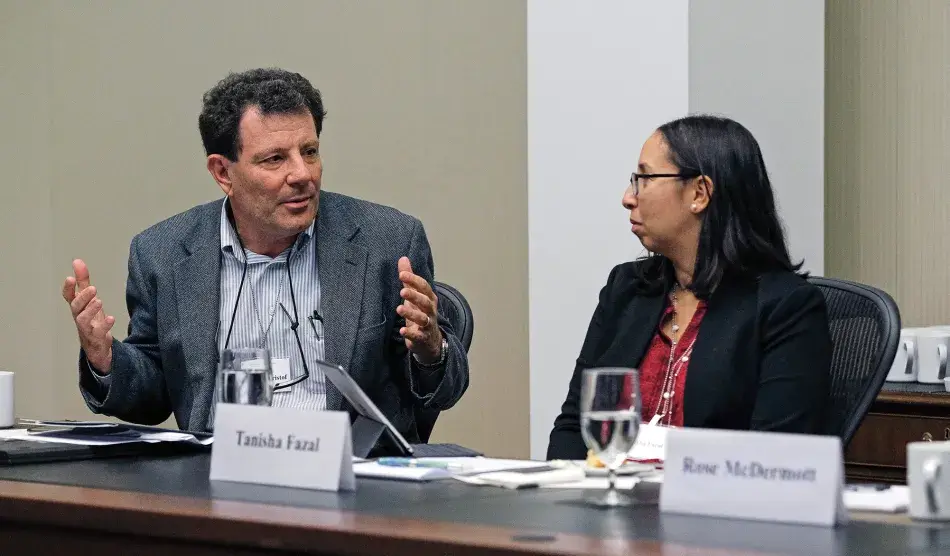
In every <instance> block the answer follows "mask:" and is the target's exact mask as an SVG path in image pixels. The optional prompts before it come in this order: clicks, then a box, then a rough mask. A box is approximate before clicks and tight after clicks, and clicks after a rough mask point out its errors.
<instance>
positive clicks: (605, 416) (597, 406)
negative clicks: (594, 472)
mask: <svg viewBox="0 0 950 556" xmlns="http://www.w3.org/2000/svg"><path fill="white" fill-rule="evenodd" d="M640 403H641V402H640V380H639V374H638V373H637V370H636V369H625V368H594V369H586V370H584V374H583V376H582V381H581V407H580V411H581V436H582V437H583V438H584V443H585V444H586V445H587V447H588V448H589V449H590V450H591V451H593V452H594V455H596V456H597V457H598V459H600V461H601V462H603V464H604V467H606V468H607V480H608V485H609V486H608V488H607V493H606V494H605V495H604V497H603V498H598V499H596V500H592V501H591V502H593V504H594V505H596V506H601V507H614V506H628V505H632V504H633V503H634V502H633V500H631V499H630V498H628V497H627V496H624V495H622V494H620V493H619V492H617V485H616V483H617V469H618V468H619V467H620V466H621V465H623V463H624V461H625V460H626V459H627V453H628V452H629V451H630V450H631V449H632V448H633V445H634V443H635V442H636V440H637V434H638V433H639V432H640Z"/></svg>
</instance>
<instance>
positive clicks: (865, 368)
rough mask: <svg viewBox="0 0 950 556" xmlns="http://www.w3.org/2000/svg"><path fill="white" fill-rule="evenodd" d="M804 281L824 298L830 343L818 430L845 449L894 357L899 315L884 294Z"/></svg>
mask: <svg viewBox="0 0 950 556" xmlns="http://www.w3.org/2000/svg"><path fill="white" fill-rule="evenodd" d="M808 281H809V282H811V283H812V284H814V285H815V286H817V287H818V289H820V290H821V293H822V294H824V296H825V304H826V305H827V307H828V326H829V330H830V332H831V341H832V344H833V350H832V357H831V408H830V411H829V414H828V416H827V417H826V421H825V425H826V427H825V430H824V431H823V432H824V433H825V434H829V435H837V436H839V437H841V440H842V446H847V445H848V442H850V441H851V438H852V437H853V436H854V433H855V431H857V429H858V426H859V425H860V424H861V421H862V420H863V419H864V416H865V415H866V414H867V412H868V409H870V407H871V403H872V402H873V401H874V399H875V398H876V397H877V395H878V392H880V390H881V387H882V386H883V385H884V379H885V378H886V377H887V373H888V371H889V370H890V367H891V364H892V363H893V361H894V356H895V355H896V354H897V347H898V344H899V343H900V333H901V317H900V311H899V310H898V308H897V304H896V303H895V302H894V300H893V299H892V298H891V296H890V295H888V294H887V293H886V292H884V291H881V290H879V289H877V288H874V287H871V286H867V285H864V284H859V283H857V282H850V281H847V280H837V279H833V278H822V277H810V278H809V279H808Z"/></svg>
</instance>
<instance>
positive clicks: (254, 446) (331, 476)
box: [210, 403, 356, 491]
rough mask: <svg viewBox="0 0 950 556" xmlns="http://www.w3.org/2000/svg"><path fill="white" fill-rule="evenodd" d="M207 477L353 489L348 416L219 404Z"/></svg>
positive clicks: (344, 414) (342, 413)
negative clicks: (209, 472)
mask: <svg viewBox="0 0 950 556" xmlns="http://www.w3.org/2000/svg"><path fill="white" fill-rule="evenodd" d="M210 478H211V480H212V481H233V482H238V483H257V484H265V485H278V486H286V487H295V488H307V489H316V490H333V491H337V490H354V489H355V488H356V480H355V478H354V475H353V446H352V439H351V438H350V419H349V415H348V414H347V413H345V412H342V411H311V410H301V409H291V408H286V407H267V406H259V405H238V404H229V403H219V404H217V406H216V407H215V416H214V444H213V445H212V447H211V475H210Z"/></svg>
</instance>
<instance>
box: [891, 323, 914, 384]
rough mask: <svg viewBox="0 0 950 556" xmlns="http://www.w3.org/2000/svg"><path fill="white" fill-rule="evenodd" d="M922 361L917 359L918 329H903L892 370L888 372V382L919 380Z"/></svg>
mask: <svg viewBox="0 0 950 556" xmlns="http://www.w3.org/2000/svg"><path fill="white" fill-rule="evenodd" d="M919 371H920V363H919V361H918V359H917V329H916V328H905V329H903V330H901V339H900V343H899V344H898V345H897V353H896V354H895V355H894V362H893V363H892V364H891V370H890V371H889V372H888V373H887V378H885V380H886V381H888V382H917V373H918V372H919Z"/></svg>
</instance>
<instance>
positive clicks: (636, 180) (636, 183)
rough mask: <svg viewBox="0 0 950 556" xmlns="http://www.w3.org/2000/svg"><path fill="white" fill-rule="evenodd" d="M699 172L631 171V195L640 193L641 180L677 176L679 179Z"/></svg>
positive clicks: (687, 177) (690, 176)
mask: <svg viewBox="0 0 950 556" xmlns="http://www.w3.org/2000/svg"><path fill="white" fill-rule="evenodd" d="M700 175H701V174H700V173H699V172H679V173H677V174H638V173H637V172H633V173H631V174H630V188H631V189H632V190H633V195H634V196H637V195H639V194H640V187H641V186H642V185H643V183H642V182H646V180H652V179H654V178H679V179H681V180H685V179H689V178H696V177H699V176H700Z"/></svg>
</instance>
